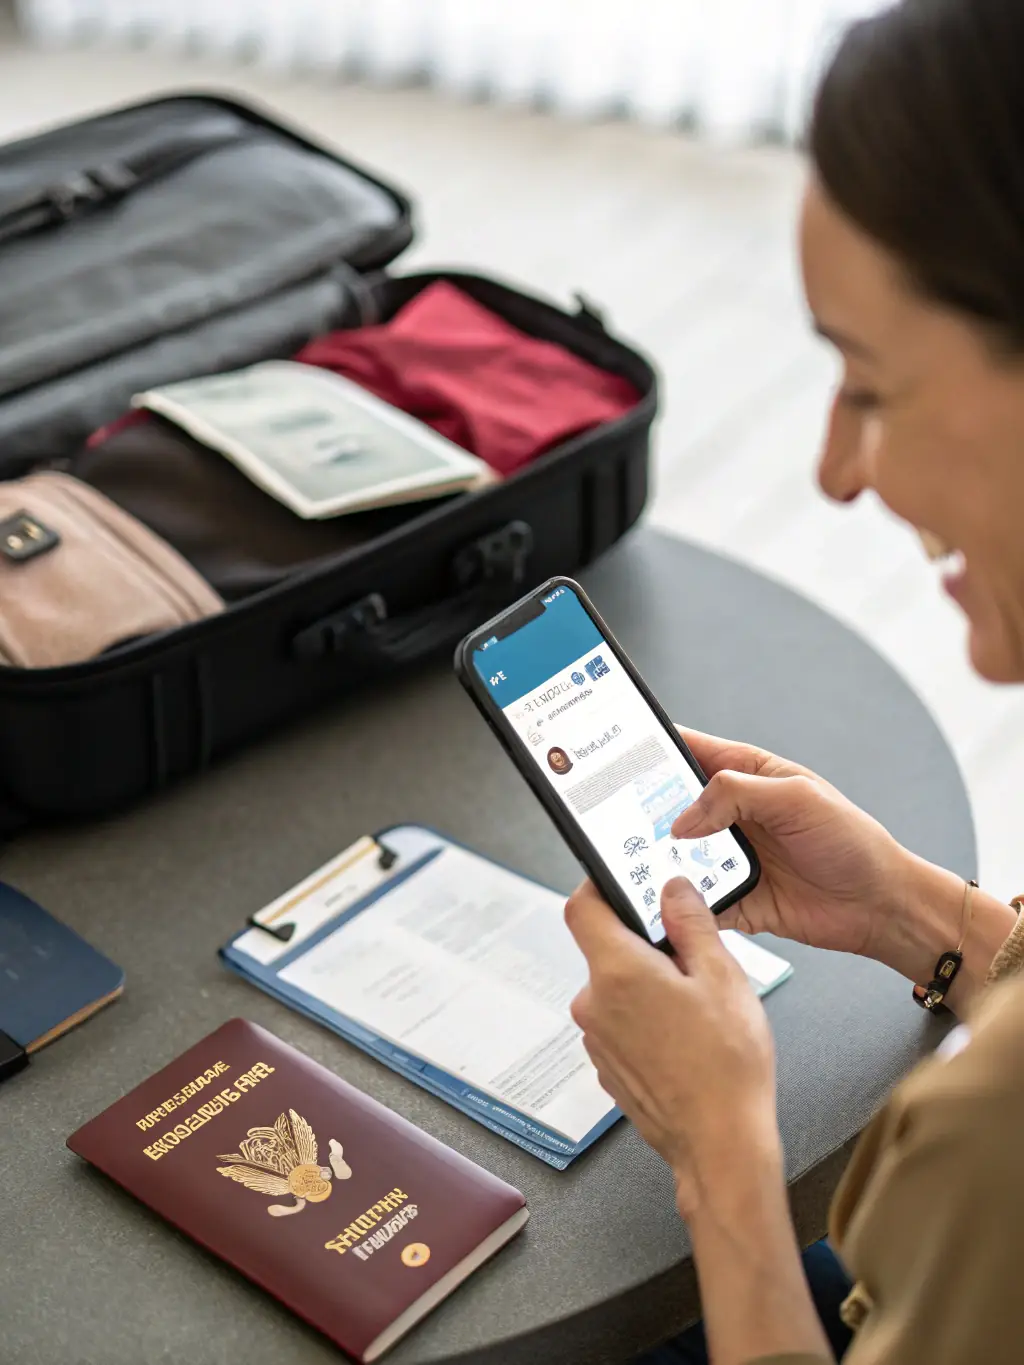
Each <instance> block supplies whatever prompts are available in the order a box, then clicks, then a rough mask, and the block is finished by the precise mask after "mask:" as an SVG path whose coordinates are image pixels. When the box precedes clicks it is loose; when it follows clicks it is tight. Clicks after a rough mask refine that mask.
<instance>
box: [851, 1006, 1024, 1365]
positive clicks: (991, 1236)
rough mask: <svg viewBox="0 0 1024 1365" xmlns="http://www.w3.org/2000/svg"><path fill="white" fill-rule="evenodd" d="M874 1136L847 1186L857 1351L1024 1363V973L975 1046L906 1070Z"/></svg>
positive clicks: (955, 1363) (944, 1361) (892, 1362)
mask: <svg viewBox="0 0 1024 1365" xmlns="http://www.w3.org/2000/svg"><path fill="white" fill-rule="evenodd" d="M865 1146H866V1150H865V1153H864V1160H862V1162H861V1169H860V1170H859V1171H858V1172H857V1175H856V1177H855V1180H854V1183H855V1184H856V1185H857V1186H859V1188H858V1189H857V1191H856V1198H853V1199H851V1198H850V1195H849V1191H842V1190H841V1191H840V1197H839V1200H838V1207H839V1209H840V1220H839V1221H840V1223H841V1224H845V1226H844V1227H842V1228H841V1231H840V1236H841V1245H840V1251H841V1254H842V1256H843V1259H844V1260H845V1262H846V1264H847V1267H848V1269H849V1270H850V1273H851V1275H852V1276H853V1277H854V1278H855V1280H856V1281H857V1288H856V1290H855V1293H854V1296H852V1297H853V1298H855V1300H856V1303H855V1304H853V1305H851V1306H852V1307H855V1308H856V1311H857V1317H858V1318H859V1319H860V1322H859V1327H858V1330H857V1333H856V1336H855V1338H854V1342H853V1345H852V1346H851V1348H850V1350H849V1352H848V1353H847V1355H846V1356H845V1357H844V1365H918V1362H920V1361H923V1360H926V1361H927V1362H928V1365H966V1363H967V1362H979V1365H980V1362H984V1365H1020V1362H1021V1360H1022V1358H1024V1350H1022V1344H1021V1343H1022V1342H1024V1294H1022V1293H1021V1287H1020V1243H1021V1235H1022V1229H1024V1181H1022V1180H1021V1175H1020V1162H1021V1158H1020V1154H1021V1152H1022V1150H1024V991H1022V990H1021V988H1020V983H1015V987H1014V991H1013V993H1012V994H1011V995H1007V996H1005V997H1004V998H1003V999H1002V1000H1001V1002H1000V1008H999V1009H998V1010H997V1011H995V1012H994V1013H992V1012H990V1015H989V1017H988V1018H986V1019H984V1020H981V1021H979V1026H978V1027H977V1028H976V1029H975V1031H974V1038H973V1040H972V1042H971V1043H970V1044H969V1045H968V1046H967V1048H966V1049H965V1050H964V1051H963V1052H961V1053H960V1054H959V1055H958V1056H956V1057H954V1058H953V1059H952V1060H950V1061H944V1060H935V1061H932V1062H930V1063H928V1064H926V1066H925V1067H924V1068H923V1069H922V1070H921V1071H920V1072H919V1073H918V1074H916V1075H914V1076H913V1077H911V1079H910V1080H909V1081H908V1082H905V1084H904V1086H903V1087H901V1088H900V1090H899V1091H897V1093H896V1096H895V1097H894V1099H893V1101H892V1102H891V1104H890V1106H889V1109H888V1111H887V1112H886V1113H885V1115H884V1116H883V1117H882V1118H881V1121H880V1122H876V1125H874V1127H873V1130H872V1131H871V1132H870V1133H869V1134H868V1135H867V1141H866V1144H865ZM857 1165H858V1163H857V1162H856V1161H855V1162H854V1167H857ZM844 1199H845V1201H846V1203H847V1207H845V1208H843V1207H842V1206H843V1203H844ZM848 1303H849V1301H848ZM851 1325H853V1324H852V1323H851Z"/></svg>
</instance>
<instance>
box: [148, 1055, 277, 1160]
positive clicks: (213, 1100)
mask: <svg viewBox="0 0 1024 1365" xmlns="http://www.w3.org/2000/svg"><path fill="white" fill-rule="evenodd" d="M227 1070H228V1065H227V1063H226V1062H217V1063H216V1064H215V1065H214V1066H212V1067H210V1069H209V1070H208V1071H204V1072H203V1074H202V1075H201V1076H197V1077H196V1078H195V1080H194V1081H190V1082H189V1083H188V1085H184V1086H182V1088H181V1089H180V1090H179V1091H178V1092H177V1093H176V1094H174V1095H171V1096H170V1098H169V1099H166V1100H164V1102H163V1104H160V1105H157V1107H156V1108H155V1109H153V1110H151V1111H150V1113H148V1114H147V1115H146V1117H145V1118H142V1119H137V1120H136V1122H135V1126H136V1128H141V1129H143V1130H145V1129H147V1128H152V1127H153V1125H154V1124H156V1123H159V1122H160V1120H161V1119H162V1118H165V1117H166V1116H167V1115H168V1114H171V1113H173V1112H174V1110H175V1109H177V1108H180V1107H181V1106H182V1105H184V1104H187V1103H188V1101H189V1100H190V1099H191V1098H192V1097H193V1095H196V1094H198V1093H199V1091H201V1090H204V1089H205V1088H206V1086H208V1085H209V1084H210V1083H211V1082H212V1081H214V1080H216V1079H217V1078H218V1077H219V1076H223V1075H225V1074H226V1073H227ZM273 1074H274V1068H273V1067H272V1066H270V1065H268V1064H267V1063H266V1062H257V1063H256V1064H255V1066H252V1067H250V1068H249V1070H248V1071H243V1072H242V1074H241V1075H240V1076H236V1077H235V1079H234V1081H233V1082H232V1083H231V1085H228V1086H225V1087H224V1089H223V1090H219V1091H217V1093H216V1094H215V1095H211V1096H210V1097H209V1099H207V1100H206V1101H205V1102H204V1103H203V1104H199V1105H197V1106H196V1108H195V1110H194V1112H193V1113H191V1114H187V1115H186V1116H185V1117H184V1118H182V1119H180V1120H179V1121H178V1122H177V1123H176V1124H174V1126H173V1127H172V1128H169V1129H168V1130H167V1132H166V1133H163V1134H161V1136H160V1137H158V1138H157V1139H156V1140H155V1141H154V1142H151V1143H150V1145H149V1146H148V1147H143V1149H142V1150H143V1151H144V1152H145V1154H146V1156H148V1157H149V1159H150V1161H159V1160H160V1158H161V1157H163V1156H166V1155H167V1153H168V1152H173V1151H174V1149H175V1147H177V1146H178V1144H179V1143H181V1142H183V1141H184V1140H185V1138H187V1137H189V1136H190V1135H191V1134H192V1133H195V1132H197V1131H198V1130H199V1129H200V1128H202V1127H203V1125H204V1124H207V1123H209V1121H210V1119H212V1118H216V1117H217V1115H218V1114H222V1113H223V1112H224V1110H225V1109H227V1108H229V1107H230V1106H231V1105H232V1104H234V1103H235V1102H236V1101H237V1100H239V1099H241V1098H242V1096H243V1095H245V1094H246V1093H247V1092H248V1091H250V1090H252V1089H253V1088H254V1086H257V1085H259V1083H260V1081H263V1080H266V1078H267V1077H268V1076H272V1075H273Z"/></svg>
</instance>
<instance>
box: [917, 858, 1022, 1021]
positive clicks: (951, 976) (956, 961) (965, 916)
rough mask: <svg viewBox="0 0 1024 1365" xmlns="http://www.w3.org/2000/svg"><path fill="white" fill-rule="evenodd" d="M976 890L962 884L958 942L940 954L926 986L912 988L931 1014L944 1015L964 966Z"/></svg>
mask: <svg viewBox="0 0 1024 1365" xmlns="http://www.w3.org/2000/svg"><path fill="white" fill-rule="evenodd" d="M977 889H978V883H977V882H975V881H970V882H964V902H963V907H962V908H961V911H960V925H961V928H960V942H959V943H958V944H957V946H956V948H955V949H954V950H953V951H952V952H946V953H943V954H942V956H941V957H940V958H939V960H938V962H936V964H935V972H934V974H933V976H932V979H931V981H929V982H928V985H927V986H915V987H914V999H915V1000H916V1001H917V1003H918V1004H919V1005H920V1006H921V1008H922V1009H924V1010H930V1011H931V1012H932V1014H945V1013H946V1012H947V1008H948V1007H947V1005H946V1003H945V1001H946V996H947V995H948V993H949V989H950V987H951V986H952V984H953V982H954V981H955V980H956V975H957V972H959V970H960V968H961V967H962V966H963V965H964V944H965V943H966V942H967V932H968V930H969V929H970V927H971V919H972V917H973V914H974V897H973V896H972V894H971V893H972V891H977ZM1022 954H1024V944H1022Z"/></svg>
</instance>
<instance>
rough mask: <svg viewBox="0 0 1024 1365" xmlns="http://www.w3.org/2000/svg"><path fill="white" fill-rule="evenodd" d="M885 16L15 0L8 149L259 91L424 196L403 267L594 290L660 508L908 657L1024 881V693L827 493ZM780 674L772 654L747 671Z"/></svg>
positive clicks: (990, 846)
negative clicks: (852, 77)
mask: <svg viewBox="0 0 1024 1365" xmlns="http://www.w3.org/2000/svg"><path fill="white" fill-rule="evenodd" d="M877 7H878V0H715V3H714V4H709V3H708V0H630V2H629V4H625V3H617V2H616V0H515V3H513V4H510V5H498V4H496V3H495V2H494V0H174V3H173V4H168V3H166V0H16V3H6V4H4V3H2V2H0V138H2V139H4V140H7V139H9V138H12V137H16V136H19V135H21V134H24V133H26V132H28V131H29V130H34V129H36V128H38V127H40V126H42V125H45V124H48V123H54V122H58V121H63V120H65V119H69V118H73V117H78V116H80V115H82V114H84V113H86V112H91V111H93V110H96V109H100V108H103V107H105V106H109V105H113V104H119V103H126V102H129V101H133V100H137V99H140V98H144V97H148V96H151V95H154V94H156V93H160V92H164V91H167V90H173V89H184V88H187V89H207V90H210V89H214V90H226V91H235V92H239V93H241V94H243V95H244V96H246V97H248V98H250V99H253V98H255V99H257V100H260V101H263V102H265V103H267V104H270V105H272V106H273V107H274V108H275V109H276V110H277V111H278V112H279V113H280V114H281V115H283V116H284V117H286V118H287V119H289V120H291V121H293V122H298V123H301V124H304V125H305V126H307V127H308V128H310V129H312V130H313V131H314V132H315V133H316V135H317V136H318V137H320V138H322V139H324V140H327V141H330V142H332V143H334V144H336V145H337V146H338V147H339V148H341V149H343V150H344V151H346V152H348V153H349V154H351V155H352V156H353V157H355V158H356V159H357V160H360V161H362V162H364V163H366V164H368V165H369V166H370V167H371V168H373V169H377V170H378V171H379V172H380V173H381V174H382V175H383V176H384V177H385V178H386V179H388V180H391V181H394V182H396V183H398V184H399V185H400V186H402V187H403V188H405V189H406V190H407V191H408V192H409V193H410V195H411V196H412V197H413V198H414V200H415V201H416V202H417V205H418V208H419V222H418V235H417V240H416V243H415V244H414V246H413V247H412V248H411V249H410V250H409V251H408V252H407V253H406V254H405V256H403V257H402V259H401V262H400V263H399V267H398V268H400V269H413V268H415V267H417V266H421V265H424V264H427V263H429V264H432V265H438V264H440V265H459V266H463V267H465V266H469V267H472V266H477V267H480V268H482V269H483V270H485V271H486V272H487V273H490V274H495V275H498V276H506V277H510V278H512V279H514V280H517V281H519V282H520V283H522V284H524V285H525V286H526V287H527V288H531V289H533V290H535V291H538V292H545V293H547V294H549V295H553V296H555V297H556V298H557V299H558V300H560V301H565V300H567V299H568V298H569V297H570V296H571V295H572V293H573V292H574V291H577V290H581V291H583V292H584V293H585V294H586V295H587V296H588V298H590V299H592V300H593V301H595V302H596V303H597V304H599V305H600V306H601V307H602V308H604V309H605V310H607V313H608V316H609V319H610V321H611V323H612V324H613V325H614V327H615V328H617V329H618V330H620V331H622V332H623V333H625V334H626V335H627V336H629V337H630V338H631V339H634V340H635V341H637V342H639V343H640V345H641V346H642V347H644V348H645V349H646V350H647V351H648V352H649V353H651V354H652V355H653V357H654V359H655V361H656V362H657V364H658V365H659V367H660V369H661V371H662V373H663V375H664V379H665V391H664V406H663V416H662V420H661V423H660V427H659V430H658V433H657V440H656V464H655V491H654V497H653V502H652V506H651V510H650V513H649V519H650V520H651V521H652V522H653V523H654V524H655V525H657V526H660V527H662V528H664V529H667V530H670V531H674V532H677V533H679V534H682V535H685V536H688V537H690V538H692V539H694V540H696V541H699V542H702V543H703V544H706V545H708V546H710V547H712V548H714V549H716V550H718V551H720V552H721V553H723V554H726V555H730V556H732V557H734V558H737V559H740V560H742V561H744V562H745V563H748V564H750V565H751V566H753V567H755V568H757V569H759V570H761V571H763V572H765V573H767V574H770V575H772V576H773V577H775V578H778V579H781V580H783V581H785V582H786V583H788V584H790V585H792V586H794V587H796V588H798V589H799V590H801V591H802V592H804V593H806V594H807V595H808V596H810V597H812V598H814V599H815V600H816V601H818V602H819V603H821V604H822V605H823V606H825V607H826V608H827V609H828V610H830V611H831V612H833V613H834V614H835V615H836V616H838V617H840V618H841V619H842V620H844V621H845V622H847V623H848V624H850V625H852V626H853V627H855V628H856V629H858V630H860V631H861V632H862V633H863V634H864V635H866V636H867V637H868V638H869V639H870V640H871V641H872V643H873V644H874V645H875V646H876V648H878V649H879V650H880V651H881V652H882V653H883V654H884V655H886V656H887V657H888V658H889V659H890V660H891V661H892V662H893V663H894V664H895V665H896V667H897V668H898V669H899V670H900V671H901V672H902V673H903V674H904V676H905V677H906V678H907V679H908V680H909V681H910V682H911V684H912V685H913V686H914V687H915V688H916V689H917V691H918V692H919V693H920V694H921V695H922V696H923V697H924V699H925V700H926V702H927V703H928V705H929V706H930V707H931V709H932V711H933V713H934V714H935V716H936V717H937V719H938V721H939V724H940V725H941V726H942V727H943V729H944V730H945V732H946V734H947V736H948V737H949V739H950V742H951V744H952V746H953V748H954V751H955V752H956V754H957V755H958V757H959V760H960V762H961V764H962V766H963V768H964V771H965V774H966V777H967V780H968V785H969V788H970V791H971V795H972V799H973V802H974V808H975V815H976V820H977V824H978V833H979V842H980V849H981V870H982V876H983V878H984V882H985V885H986V887H987V888H988V889H990V890H993V891H995V892H997V893H999V894H1002V895H1005V896H1007V897H1009V896H1010V895H1011V894H1015V893H1017V892H1019V891H1021V890H1022V889H1024V888H1022V886H1021V885H1020V884H1019V882H1018V877H1019V876H1021V875H1024V871H1022V869H1021V865H1020V863H1021V860H1020V855H1019V849H1018V843H1019V840H1018V833H1017V828H1016V818H1015V811H1014V807H1015V804H1016V790H1015V788H1016V782H1015V779H1016V774H1017V771H1018V770H1019V768H1020V765H1021V762H1022V760H1024V699H1022V697H1021V694H1020V693H1019V691H1017V690H1006V689H1002V690H1000V689H994V688H991V687H988V686H986V685H985V684H982V683H980V682H978V681H977V680H976V679H975V678H974V677H973V676H972V675H971V673H970V671H969V669H968V666H967V664H966V662H965V659H964V653H963V638H964V630H963V626H962V623H961V621H960V619H959V616H958V613H957V612H956V611H955V609H954V608H953V607H952V606H951V605H950V604H949V603H948V602H947V600H946V599H945V597H944V596H943V595H942V594H941V592H940V590H939V586H938V580H937V576H936V575H935V574H934V573H933V572H932V570H931V568H930V566H929V565H928V564H927V563H926V562H925V561H924V557H923V554H922V552H921V550H920V548H919V545H918V543H917V540H916V538H915V537H914V536H913V535H911V534H910V533H909V532H907V531H906V530H905V529H904V528H902V527H899V526H897V525H896V524H895V523H894V522H893V521H892V519H891V518H889V517H888V516H887V515H886V514H885V512H884V511H883V510H882V509H881V508H880V507H879V506H878V505H877V504H875V503H873V502H868V501H862V503H860V504H858V505H857V506H856V507H854V508H852V509H849V508H846V509H837V508H833V507H830V506H829V505H827V504H826V503H825V502H824V500H823V499H822V498H821V496H820V495H819V494H818V493H817V491H816V489H815V487H814V485H813V478H812V474H813V466H814V461H815V455H816V452H817V447H818V443H819V440H820V436H821V431H822V425H823V419H824V414H825V410H826V407H827V403H828V398H829V392H830V387H831V385H832V384H833V382H834V379H835V365H834V361H833V360H832V358H831V357H830V356H829V355H828V354H827V353H826V352H825V350H824V349H823V347H822V345H821V343H820V342H818V341H816V340H815V339H814V338H813V337H812V336H811V335H810V333H809V330H808V328H807V324H806V318H805V314H804V306H803V302H802V299H801V296H800V290H799V279H798V274H797V269H796V261H795V254H794V225H795V219H796V214H797V209H798V204H799V196H800V191H801V184H802V180H803V175H804V168H803V164H802V160H801V156H800V153H799V150H798V143H799V134H800V129H801V126H802V123H803V119H804V116H805V113H806V109H807V103H808V99H809V97H810V94H811V92H812V90H813V86H814V81H815V77H816V74H817V72H818V70H819V69H820V65H821V62H822V61H823V60H824V59H825V57H826V56H827V53H828V50H829V47H830V45H831V44H832V43H833V42H834V41H835V39H836V37H837V35H838V33H839V32H841V30H842V27H843V26H844V24H846V23H847V22H849V21H850V20H851V19H852V18H854V17H856V15H857V14H858V13H863V12H865V11H866V10H870V9H872V8H877ZM0 307H2V300H0ZM666 591H668V592H676V593H680V594H682V593H687V592H699V591H700V584H699V583H678V584H666ZM770 666H771V662H770V660H764V661H758V660H752V661H751V686H752V687H756V686H757V672H758V669H759V668H762V667H770ZM680 719H684V720H685V717H680Z"/></svg>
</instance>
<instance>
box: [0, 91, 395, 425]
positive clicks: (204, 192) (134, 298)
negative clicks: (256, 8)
mask: <svg viewBox="0 0 1024 1365" xmlns="http://www.w3.org/2000/svg"><path fill="white" fill-rule="evenodd" d="M412 236H413V229H412V206H411V204H410V201H409V200H408V198H407V197H406V196H405V195H404V194H402V193H401V192H400V191H399V190H398V189H396V188H394V187H393V186H391V185H388V184H386V183H385V182H383V181H381V180H379V179H378V178H377V177H376V176H374V175H372V174H371V173H370V172H368V171H367V170H365V169H363V168H362V167H360V166H358V165H356V164H355V163H353V162H350V161H347V160H346V159H344V158H342V157H341V156H340V155H338V154H337V153H335V152H334V151H333V150H330V149H327V148H324V147H322V146H318V145H317V144H316V143H314V142H312V141H311V140H310V139H309V138H308V137H306V136H305V135H303V134H300V133H298V132H295V131H292V130H291V129H289V128H286V127H284V126H283V125H281V124H280V123H279V122H277V121H276V120H275V119H274V118H273V117H272V116H270V115H269V114H268V113H264V112H263V111H261V110H259V109H257V108H255V107H252V106H249V105H246V104H243V103H241V102H239V101H237V100H235V99H225V98H220V97H219V96H216V95H195V94H189V95H180V96H178V95H175V96H169V97H164V98H161V99H157V100H152V101H149V102H146V103H143V104H136V105H132V106H128V107H125V108H121V109H115V110H112V111H110V112H107V113H102V114H99V115H97V116H94V117H91V118H89V119H85V120H83V121H81V122H76V123H70V124H65V125H62V126H59V127H56V128H53V129H50V130H49V131H45V132H42V133H39V134H37V135H35V136H32V137H29V138H26V139H24V140H22V141H19V142H15V143H10V144H8V145H6V146H3V147H0V297H3V299H4V308H3V310H2V312H0V400H2V399H4V398H7V397H9V396H11V395H15V394H22V393H24V391H26V390H29V389H32V388H36V387H38V386H40V385H46V384H48V383H51V382H53V381H56V380H59V379H61V378H62V377H63V376H66V375H68V374H70V373H73V372H74V371H76V370H80V369H81V368H82V367H85V366H88V365H95V364H97V363H102V362H104V361H106V360H107V359H109V358H111V357H115V356H118V355H122V354H125V353H127V352H130V351H131V350H133V349H134V350H138V349H139V348H142V347H145V346H146V345H147V344H150V343H152V342H153V341H154V340H158V339H159V338H161V337H165V336H167V335H168V334H171V333H181V332H187V330H188V329H189V328H195V327H198V326H202V325H204V324H208V323H209V322H210V321H211V320H216V319H217V318H219V317H222V316H224V315H226V314H228V313H230V312H231V311H232V310H236V309H242V308H245V307H246V306H249V305H255V304H258V303H259V302H260V301H261V300H266V299H268V298H270V297H272V296H273V295H274V294H275V292H277V291H285V290H288V289H294V288H295V287H297V286H298V285H300V284H301V283H303V282H305V281H309V280H311V279H314V278H316V277H318V276H320V275H323V274H324V273H325V272H328V271H330V270H331V269H332V268H334V267H340V266H344V265H347V266H349V267H352V268H353V269H354V270H356V271H362V270H370V269H378V268H380V267H382V266H384V265H386V264H387V263H388V262H389V261H391V260H393V259H394V258H395V257H396V256H397V255H398V254H399V252H400V251H402V250H403V249H404V248H405V247H406V246H407V245H408V243H409V242H410V241H411V240H412Z"/></svg>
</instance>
